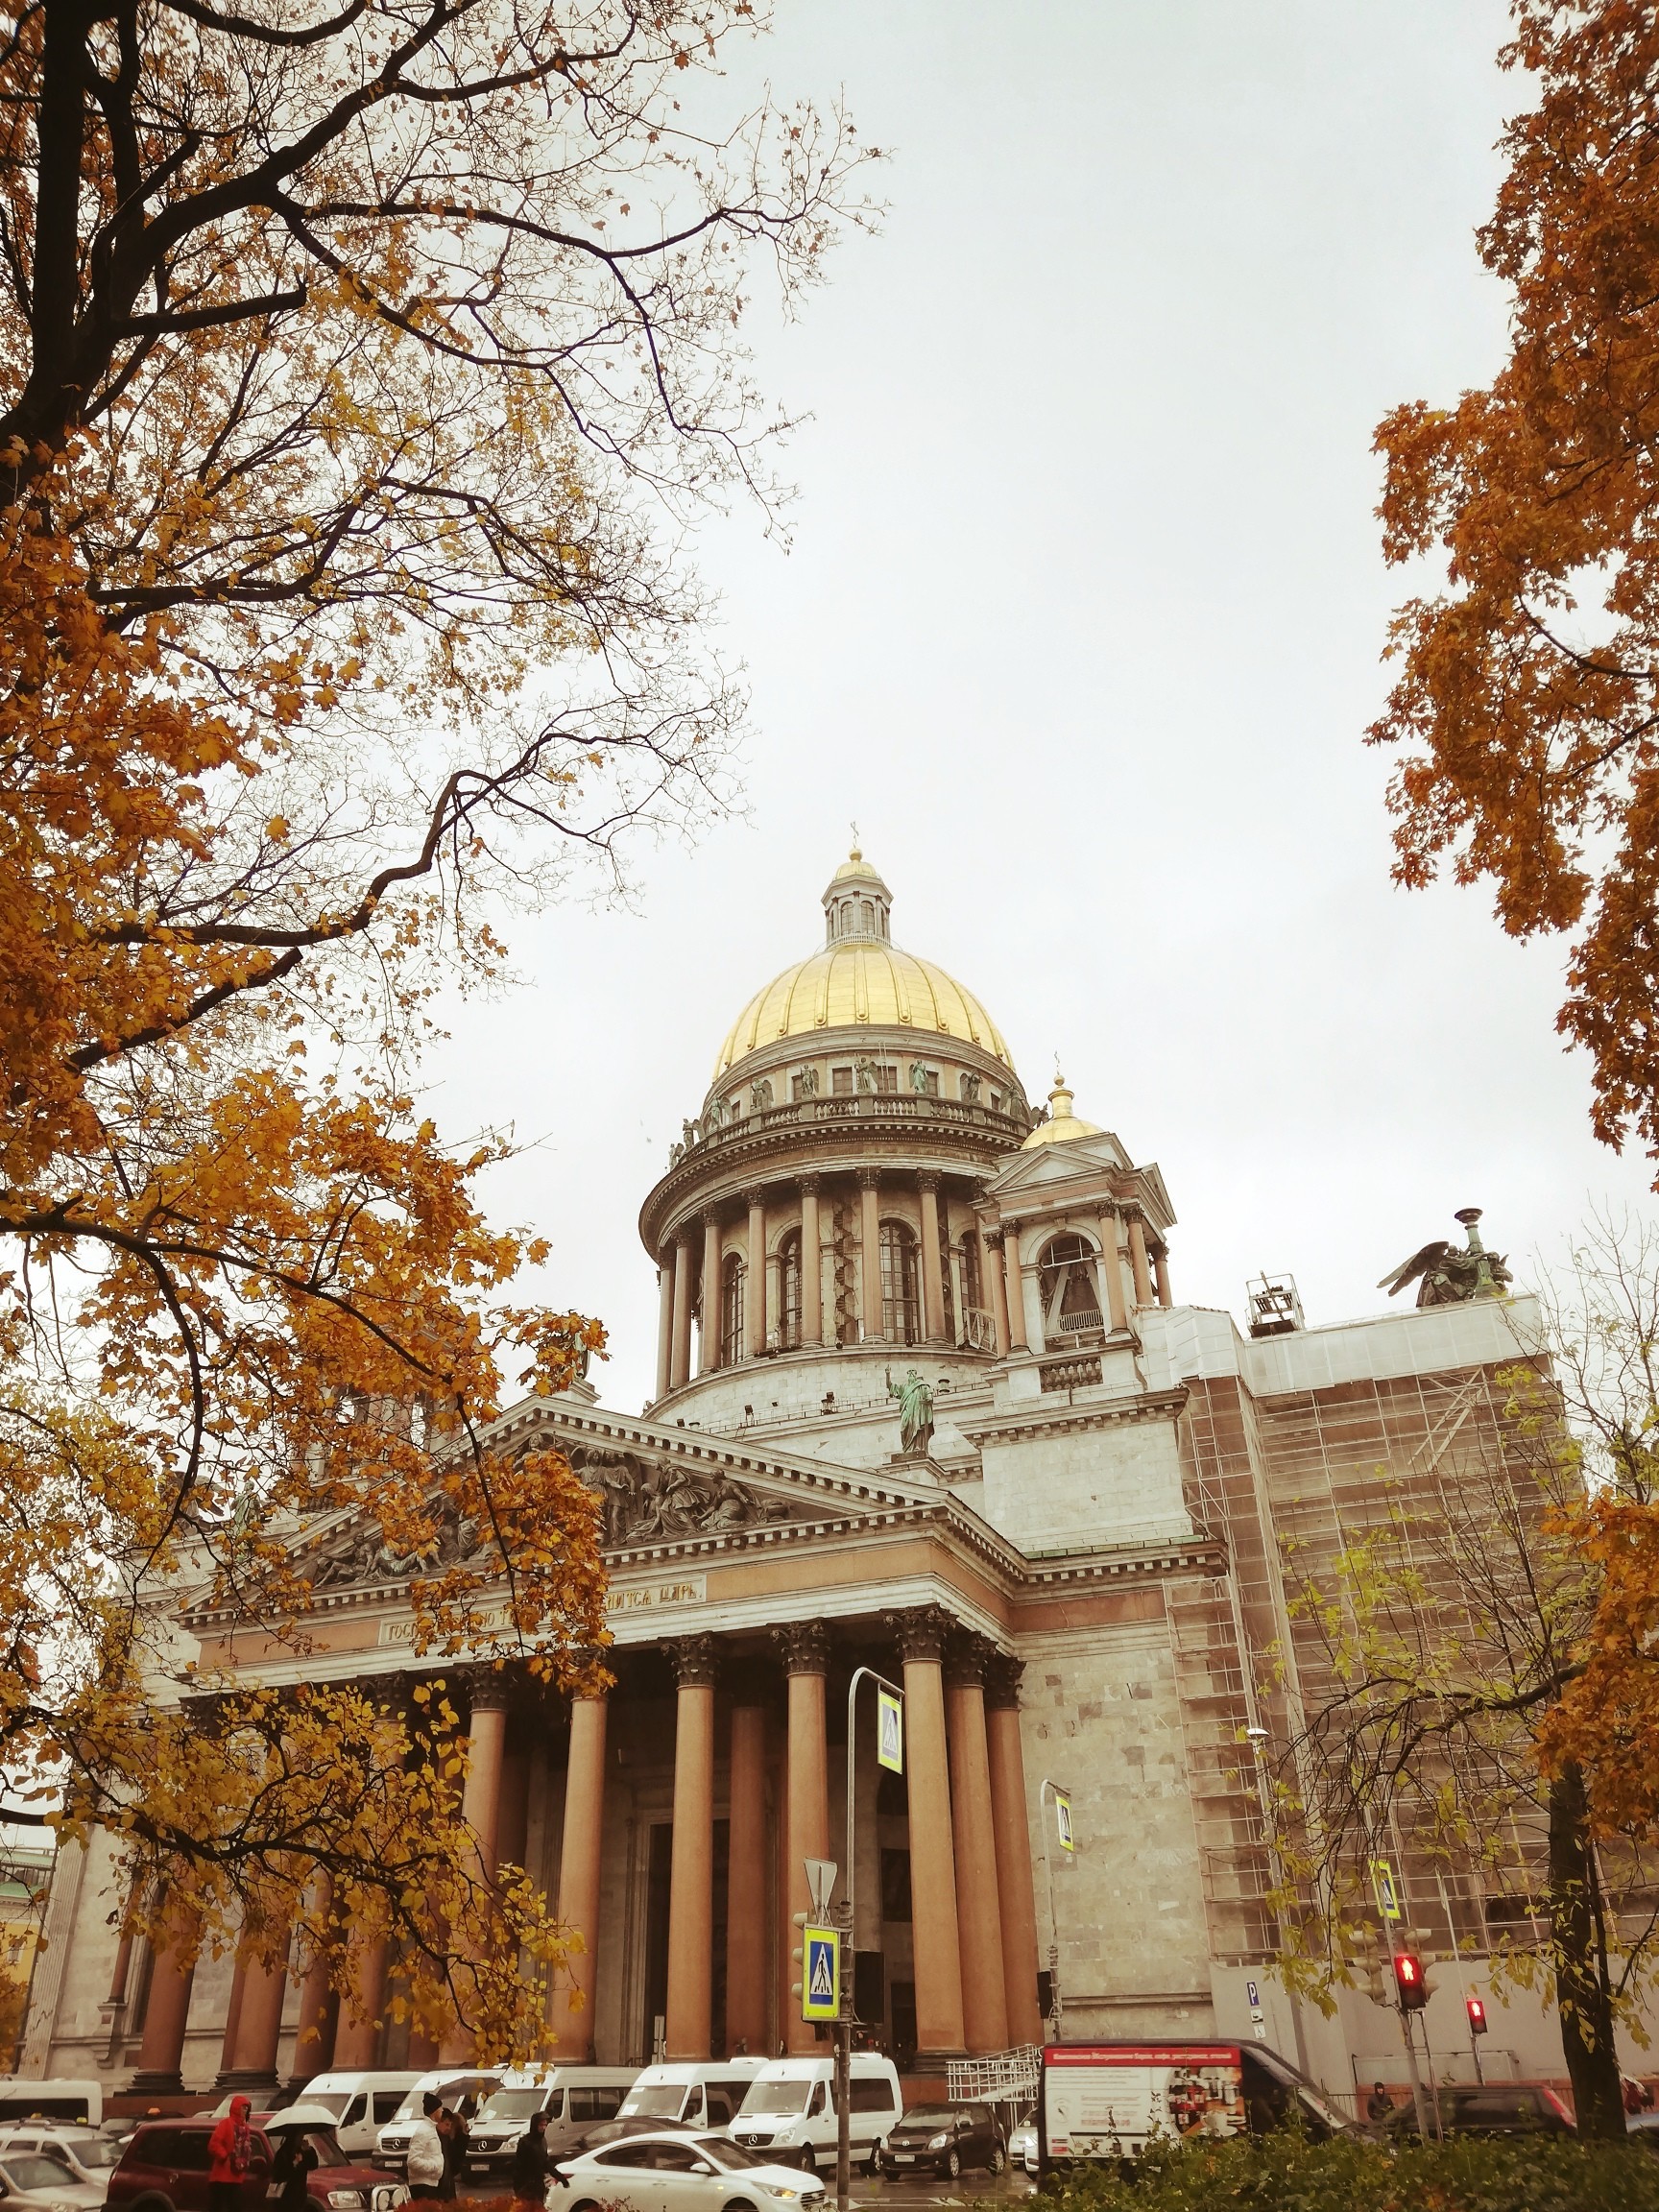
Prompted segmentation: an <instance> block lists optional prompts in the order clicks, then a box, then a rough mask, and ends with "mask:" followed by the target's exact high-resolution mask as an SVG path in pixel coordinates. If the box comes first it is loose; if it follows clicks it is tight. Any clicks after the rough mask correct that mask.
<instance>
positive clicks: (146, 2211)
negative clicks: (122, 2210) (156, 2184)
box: [128, 2190, 173, 2212]
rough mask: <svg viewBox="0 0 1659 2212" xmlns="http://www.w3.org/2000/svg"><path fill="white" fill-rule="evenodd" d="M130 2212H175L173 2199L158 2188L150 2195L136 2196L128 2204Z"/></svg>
mask: <svg viewBox="0 0 1659 2212" xmlns="http://www.w3.org/2000/svg"><path fill="white" fill-rule="evenodd" d="M128 2212H173V2200H172V2198H171V2197H163V2196H162V2195H161V2194H160V2192H159V2191H158V2190H156V2191H153V2192H152V2193H151V2195H149V2196H148V2197H135V2198H134V2199H133V2200H132V2203H131V2204H130V2205H129V2206H128Z"/></svg>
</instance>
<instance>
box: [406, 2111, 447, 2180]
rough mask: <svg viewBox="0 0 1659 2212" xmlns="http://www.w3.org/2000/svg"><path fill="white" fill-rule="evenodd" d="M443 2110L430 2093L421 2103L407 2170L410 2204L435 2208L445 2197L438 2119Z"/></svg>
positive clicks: (410, 2146)
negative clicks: (434, 2205)
mask: <svg viewBox="0 0 1659 2212" xmlns="http://www.w3.org/2000/svg"><path fill="white" fill-rule="evenodd" d="M443 2109H444V2106H443V2104H442V2102H441V2101H440V2099H439V2098H437V2097H436V2096H434V2094H433V2093H432V2091H431V2090H430V2089H428V2090H427V2092H426V2094H425V2096H424V2097H422V2098H421V2117H420V2119H419V2120H417V2121H416V2123H415V2125H414V2127H413V2128H410V2130H409V2158H408V2163H407V2165H406V2166H405V2168H404V2175H405V2178H406V2179H407V2181H408V2183H409V2196H410V2199H411V2201H413V2202H416V2203H428V2204H435V2203H436V2202H437V2201H438V2200H439V2198H440V2197H442V2196H443V2194H444V2138H443V2136H442V2135H441V2134H440V2133H439V2130H438V2116H439V2114H440V2113H441V2112H442V2111H443Z"/></svg>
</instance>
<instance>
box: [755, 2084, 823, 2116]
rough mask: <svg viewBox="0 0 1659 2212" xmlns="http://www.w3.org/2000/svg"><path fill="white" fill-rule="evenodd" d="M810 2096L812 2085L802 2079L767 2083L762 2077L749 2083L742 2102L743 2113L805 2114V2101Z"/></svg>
mask: <svg viewBox="0 0 1659 2212" xmlns="http://www.w3.org/2000/svg"><path fill="white" fill-rule="evenodd" d="M811 2094H812V2084H811V2082H810V2081H808V2080H805V2079H804V2078H801V2077H797V2078H796V2079H795V2080H787V2079H784V2080H772V2081H768V2080H766V2079H765V2078H764V2076H762V2078H761V2079H760V2080H758V2081H751V2082H750V2084H749V2094H748V2095H747V2096H746V2097H745V2098H744V2100H743V2110H744V2111H745V2112H805V2109H806V2100H807V2098H808V2097H810V2096H811Z"/></svg>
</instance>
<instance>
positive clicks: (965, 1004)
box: [714, 844, 1014, 1083]
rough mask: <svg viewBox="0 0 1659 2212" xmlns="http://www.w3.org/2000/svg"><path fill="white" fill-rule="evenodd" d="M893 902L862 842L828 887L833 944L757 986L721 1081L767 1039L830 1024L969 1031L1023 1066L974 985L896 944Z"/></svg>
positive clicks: (929, 1032) (735, 1028) (723, 1060)
mask: <svg viewBox="0 0 1659 2212" xmlns="http://www.w3.org/2000/svg"><path fill="white" fill-rule="evenodd" d="M892 902H893V894H892V893H891V892H890V891H889V890H888V888H887V886H886V884H885V883H883V882H882V880H881V878H880V877H879V876H878V873H877V872H876V870H875V869H874V868H872V867H871V865H870V863H869V862H868V861H867V860H866V859H865V857H864V855H863V854H862V853H861V852H860V851H859V850H858V847H857V845H856V844H854V847H853V852H852V855H851V857H850V858H848V859H846V860H844V861H843V862H842V864H841V866H840V867H839V868H837V869H836V871H835V874H834V876H833V877H832V878H831V879H830V882H829V888H828V890H826V892H825V893H824V918H825V927H826V935H827V939H828V942H827V943H826V945H825V947H824V950H822V951H821V952H814V953H813V954H812V955H811V957H810V958H809V959H805V960H797V961H796V963H795V965H794V966H793V967H792V968H785V969H784V971H783V973H782V974H781V975H775V976H774V977H773V978H772V980H771V982H770V983H768V984H766V985H764V986H763V987H762V988H761V989H760V990H758V991H757V992H756V994H755V996H754V998H751V999H750V1001H749V1003H748V1005H747V1006H745V1007H744V1009H743V1011H742V1013H741V1014H739V1015H738V1017H737V1019H736V1021H735V1022H733V1024H732V1027H731V1029H730V1031H729V1032H728V1034H727V1038H726V1042H725V1044H724V1045H722V1046H721V1047H720V1056H719V1058H718V1059H717V1060H716V1061H715V1063H714V1080H715V1082H716V1083H718V1082H719V1080H720V1078H721V1077H722V1076H723V1075H724V1074H725V1072H726V1070H727V1069H728V1068H730V1067H732V1066H733V1064H734V1063H735V1062H737V1061H739V1060H741V1059H742V1058H743V1057H744V1056H745V1054H747V1053H750V1052H757V1051H758V1050H759V1049H760V1047H761V1046H763V1045H771V1044H775V1043H776V1042H777V1041H778V1040H779V1039H780V1038H782V1037H816V1036H818V1035H819V1034H820V1033H821V1032H823V1031H824V1030H827V1029H869V1028H877V1029H914V1030H915V1031H916V1033H917V1036H918V1039H921V1038H923V1037H954V1038H959V1039H960V1040H961V1041H962V1042H963V1043H964V1044H967V1045H977V1046H979V1048H980V1050H981V1051H983V1052H989V1053H990V1054H991V1055H992V1057H993V1058H994V1059H997V1060H1000V1061H1001V1063H1002V1065H1003V1067H1004V1068H1006V1069H1007V1070H1009V1072H1010V1073H1012V1072H1013V1069H1014V1063H1013V1061H1012V1060H1011V1059H1010V1058H1009V1055H1008V1047H1007V1046H1006V1045H1005V1044H1004V1043H1003V1042H1002V1035H1001V1032H1000V1030H998V1026H997V1024H996V1022H993V1021H992V1019H991V1017H990V1015H989V1014H987V1013H986V1011H985V1009H984V1007H983V1006H982V1005H981V1004H980V1003H979V1001H978V999H977V998H974V994H973V992H972V991H965V990H964V989H963V988H962V986H961V984H960V983H958V982H957V981H956V979H955V977H954V976H951V975H947V974H946V973H945V971H944V969H943V968H936V967H935V966H934V964H933V962H932V961H931V960H919V959H918V958H917V957H916V955H915V954H914V953H913V952H902V951H901V950H899V948H898V946H897V945H895V944H893V943H892V942H891V940H890V938H889V936H888V917H889V914H890V911H891V908H892Z"/></svg>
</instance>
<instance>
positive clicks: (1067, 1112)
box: [1021, 1069, 1106, 1152]
mask: <svg viewBox="0 0 1659 2212" xmlns="http://www.w3.org/2000/svg"><path fill="white" fill-rule="evenodd" d="M1105 1134H1106V1132H1105V1131H1104V1130H1103V1129H1097V1128H1096V1127H1095V1126H1094V1122H1093V1121H1079V1120H1078V1118H1077V1117H1076V1115H1075V1114H1073V1113H1072V1111H1071V1094H1070V1091H1069V1090H1068V1089H1067V1088H1066V1078H1065V1076H1064V1075H1062V1074H1061V1073H1060V1071H1059V1070H1058V1069H1056V1070H1055V1071H1054V1088H1053V1090H1052V1091H1050V1092H1049V1094H1048V1118H1047V1120H1046V1121H1039V1122H1038V1124H1037V1126H1036V1128H1035V1129H1033V1130H1032V1132H1031V1134H1030V1136H1029V1137H1027V1138H1026V1140H1025V1142H1024V1143H1023V1144H1022V1146H1021V1150H1022V1151H1024V1152H1030V1151H1032V1150H1034V1149H1035V1147H1036V1146H1037V1145H1039V1144H1068V1143H1070V1141H1071V1139H1072V1138H1073V1137H1103V1136H1104V1135H1105Z"/></svg>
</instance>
